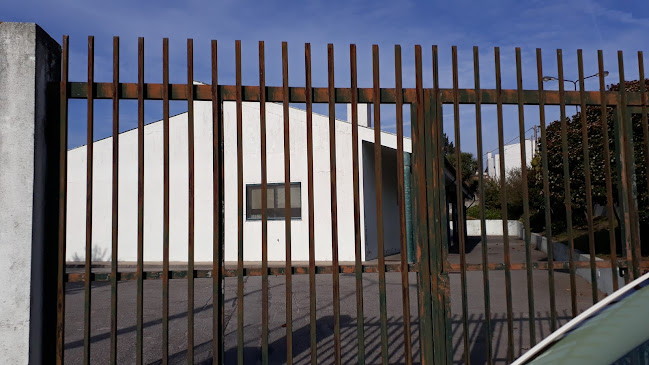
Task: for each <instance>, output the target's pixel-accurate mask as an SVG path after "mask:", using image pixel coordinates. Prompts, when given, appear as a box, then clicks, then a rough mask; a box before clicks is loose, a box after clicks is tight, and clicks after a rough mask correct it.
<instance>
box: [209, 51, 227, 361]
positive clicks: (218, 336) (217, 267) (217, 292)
mask: <svg viewBox="0 0 649 365" xmlns="http://www.w3.org/2000/svg"><path fill="white" fill-rule="evenodd" d="M218 77H219V74H218V47H217V42H216V41H215V40H213V41H212V186H213V190H212V198H213V213H212V214H213V222H212V229H213V236H212V240H213V242H212V271H213V272H214V273H215V275H213V276H212V298H213V299H212V301H213V305H212V358H213V362H214V363H216V364H221V363H223V341H224V335H223V331H224V330H225V326H224V324H223V318H224V315H223V314H224V313H223V242H222V236H223V229H222V226H221V222H222V220H223V216H222V213H221V212H222V208H223V205H222V202H223V200H222V197H223V162H222V156H223V154H222V151H221V148H222V142H223V119H222V116H221V113H222V104H221V100H220V98H221V96H220V95H219V90H218V87H217V85H218V84H219V78H218Z"/></svg>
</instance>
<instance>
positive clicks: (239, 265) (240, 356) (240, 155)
mask: <svg viewBox="0 0 649 365" xmlns="http://www.w3.org/2000/svg"><path fill="white" fill-rule="evenodd" d="M234 48H235V63H236V66H235V67H236V76H235V77H236V86H237V97H236V108H237V223H238V225H237V227H238V232H237V233H238V243H237V363H238V364H239V365H243V363H244V361H243V327H244V326H243V111H242V110H241V109H242V107H243V105H242V101H241V41H240V40H237V41H235V43H234Z"/></svg>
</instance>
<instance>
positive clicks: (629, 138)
mask: <svg viewBox="0 0 649 365" xmlns="http://www.w3.org/2000/svg"><path fill="white" fill-rule="evenodd" d="M617 56H618V66H619V70H620V71H619V74H620V90H619V93H620V104H619V107H618V109H619V114H620V117H621V118H620V124H621V125H622V126H623V129H622V131H623V134H624V137H623V138H624V141H625V143H624V144H622V146H621V147H622V156H623V162H624V164H623V166H622V169H623V170H622V171H623V172H622V185H623V186H624V187H625V191H626V199H627V208H628V209H625V212H624V213H625V216H626V217H625V218H628V221H629V224H628V225H627V230H628V239H627V260H628V261H631V262H632V263H633V265H631V270H630V272H629V273H630V276H629V280H634V279H636V278H637V277H638V276H640V270H639V268H638V265H636V260H637V258H638V257H637V256H639V255H638V254H639V252H637V250H638V249H639V246H640V228H639V222H638V220H639V218H638V203H637V188H636V177H635V162H634V154H633V153H634V142H633V126H632V122H631V116H630V115H629V113H628V111H627V105H628V98H627V92H626V81H625V80H624V57H623V53H622V51H618V53H617ZM643 82H644V80H643Z"/></svg>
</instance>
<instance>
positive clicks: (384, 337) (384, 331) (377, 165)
mask: <svg viewBox="0 0 649 365" xmlns="http://www.w3.org/2000/svg"><path fill="white" fill-rule="evenodd" d="M372 70H373V79H374V81H373V99H374V100H373V101H374V105H373V109H374V120H373V121H372V124H373V126H374V178H375V180H376V181H375V183H376V241H377V242H376V243H377V249H378V251H379V311H380V318H381V358H382V360H383V363H384V364H387V363H388V315H387V308H386V301H385V295H386V293H385V291H386V289H385V247H384V242H383V239H384V237H383V180H382V178H383V169H382V166H381V164H382V159H381V89H380V85H379V46H378V45H376V44H374V45H372Z"/></svg>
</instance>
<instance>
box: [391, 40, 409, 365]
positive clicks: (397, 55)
mask: <svg viewBox="0 0 649 365" xmlns="http://www.w3.org/2000/svg"><path fill="white" fill-rule="evenodd" d="M394 83H395V89H396V91H397V92H396V98H397V100H396V111H397V113H396V123H397V204H398V206H399V238H400V247H401V262H400V264H401V295H402V297H403V342H404V354H405V363H406V364H412V340H411V338H410V290H409V282H408V254H407V252H408V242H407V241H408V239H407V231H406V204H405V195H406V193H405V182H404V171H405V169H404V161H403V159H404V157H405V154H404V151H403V93H402V66H401V46H399V45H396V46H394Z"/></svg>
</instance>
